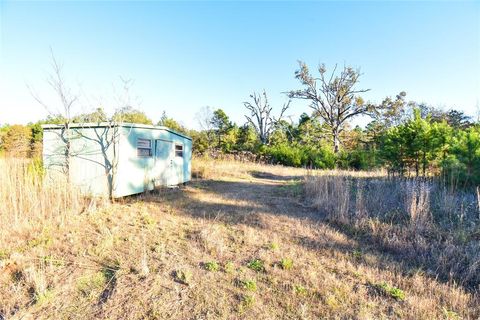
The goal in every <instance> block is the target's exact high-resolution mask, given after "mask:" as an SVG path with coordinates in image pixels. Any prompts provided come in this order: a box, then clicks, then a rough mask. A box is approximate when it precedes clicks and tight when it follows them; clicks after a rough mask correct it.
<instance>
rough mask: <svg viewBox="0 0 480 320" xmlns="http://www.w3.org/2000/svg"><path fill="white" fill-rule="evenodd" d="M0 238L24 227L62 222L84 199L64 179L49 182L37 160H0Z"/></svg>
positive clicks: (78, 208)
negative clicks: (0, 226) (8, 232)
mask: <svg viewBox="0 0 480 320" xmlns="http://www.w3.org/2000/svg"><path fill="white" fill-rule="evenodd" d="M0 172H1V175H0V225H2V226H8V228H5V227H2V228H1V229H0V235H1V234H3V235H5V234H6V232H7V231H8V230H11V229H15V228H17V227H21V226H25V225H38V224H43V223H51V222H53V220H55V221H59V222H61V221H63V220H64V219H65V218H66V217H67V216H68V215H69V214H71V213H78V212H80V211H81V210H82V209H83V207H84V205H85V199H84V198H83V197H82V196H81V194H80V192H79V190H77V189H76V188H75V187H73V186H71V185H69V184H68V183H67V181H66V180H62V179H55V181H53V180H52V179H48V178H46V177H45V175H44V171H43V168H42V164H41V162H40V161H35V160H28V159H15V158H1V159H0Z"/></svg>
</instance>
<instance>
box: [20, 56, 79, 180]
mask: <svg viewBox="0 0 480 320" xmlns="http://www.w3.org/2000/svg"><path fill="white" fill-rule="evenodd" d="M50 54H51V68H52V71H51V73H50V74H49V75H48V78H47V83H48V84H49V85H50V87H51V88H52V89H53V90H54V92H55V94H56V96H57V98H58V99H59V100H60V106H59V107H57V108H55V107H52V106H50V105H48V104H47V103H45V102H44V101H43V100H42V99H41V98H40V97H39V96H38V95H37V94H36V93H35V92H34V91H33V90H32V89H31V88H30V87H29V89H30V93H31V95H32V96H33V98H34V99H35V100H36V101H37V102H38V103H39V104H40V105H42V106H43V107H44V108H45V110H46V111H47V112H48V113H49V115H51V116H58V115H60V116H61V117H62V119H63V129H62V133H61V139H62V141H63V143H64V144H65V150H64V156H65V164H64V173H65V174H66V177H67V180H69V179H70V163H71V156H72V152H71V139H72V136H71V131H70V126H71V123H72V118H73V115H72V111H73V110H74V108H75V107H76V103H77V102H78V99H79V96H78V94H75V93H73V92H72V90H71V88H70V87H68V86H67V85H66V81H65V78H64V75H63V65H62V64H61V63H59V62H58V60H57V59H56V58H55V55H54V54H53V50H52V49H51V48H50Z"/></svg>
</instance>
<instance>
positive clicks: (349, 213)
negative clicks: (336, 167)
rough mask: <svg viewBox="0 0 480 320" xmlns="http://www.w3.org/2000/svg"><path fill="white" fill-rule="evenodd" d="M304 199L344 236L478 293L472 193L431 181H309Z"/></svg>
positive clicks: (478, 245) (479, 262)
mask: <svg viewBox="0 0 480 320" xmlns="http://www.w3.org/2000/svg"><path fill="white" fill-rule="evenodd" d="M305 190H306V198H307V200H308V201H310V203H311V204H312V206H313V207H315V208H316V209H317V210H319V211H320V212H322V213H323V214H324V215H325V217H326V218H327V219H328V220H329V221H331V222H333V223H338V224H339V226H340V227H342V228H344V229H345V230H347V232H348V234H350V235H354V236H355V237H361V238H363V239H365V240H367V239H368V241H372V243H375V244H376V245H378V246H380V247H381V248H382V250H384V251H385V252H386V253H393V254H395V256H396V257H397V258H398V259H401V260H402V262H403V261H405V262H408V264H410V265H411V266H413V267H417V268H421V269H426V270H427V271H428V272H432V273H435V275H436V276H439V277H440V278H442V279H444V280H445V281H448V282H451V283H460V284H462V285H464V286H466V287H468V288H469V289H471V290H478V289H480V287H479V284H480V256H479V255H478V252H480V242H479V240H480V239H479V237H478V232H479V230H480V223H479V220H478V218H477V216H478V212H479V211H478V210H479V209H478V207H477V205H476V202H477V198H476V195H475V192H474V191H471V192H470V191H468V190H451V189H450V187H447V186H444V185H441V184H440V182H438V181H435V180H430V181H425V180H423V179H407V180H405V179H393V180H390V179H387V178H386V177H383V178H382V177H358V176H353V175H340V176H338V175H337V176H328V175H316V176H314V175H310V176H307V177H306V179H305Z"/></svg>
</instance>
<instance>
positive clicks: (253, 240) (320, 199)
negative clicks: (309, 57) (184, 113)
mask: <svg viewBox="0 0 480 320" xmlns="http://www.w3.org/2000/svg"><path fill="white" fill-rule="evenodd" d="M0 169H1V170H2V176H1V177H0V182H1V184H0V188H1V189H0V201H1V203H0V223H1V225H2V227H1V229H0V319H59V318H72V319H91V318H101V319H103V318H105V319H319V318H328V319H478V318H479V317H480V297H479V293H478V291H479V290H480V288H479V273H480V249H479V246H480V237H479V235H480V228H479V223H478V204H477V202H476V201H478V199H476V198H475V197H473V198H472V196H471V195H468V194H460V193H456V194H451V193H449V192H448V190H447V189H440V188H439V187H435V186H433V185H431V184H429V182H425V183H424V184H421V183H417V184H415V185H412V184H411V183H410V184H409V182H408V181H389V180H387V179H385V178H384V177H383V174H382V173H381V172H378V173H352V172H332V171H330V172H329V171H322V172H312V171H307V170H303V169H293V168H285V167H280V166H267V165H260V164H251V163H240V162H235V161H209V160H201V159H195V160H194V177H195V178H194V181H192V182H191V183H190V184H188V185H187V186H182V187H180V188H177V189H161V190H157V191H155V192H152V193H149V194H142V195H138V196H132V197H128V198H125V199H121V200H120V201H117V202H115V203H113V204H106V203H102V204H100V203H94V202H92V201H86V200H82V199H81V197H79V196H78V195H76V192H75V191H74V190H72V189H71V188H69V187H68V186H62V185H57V186H56V187H55V186H50V185H48V184H46V183H44V182H41V181H40V180H37V178H35V174H32V173H31V171H32V170H33V169H31V166H30V165H29V164H28V163H27V164H25V165H19V164H18V163H16V164H13V163H11V162H10V163H9V162H5V161H4V162H1V163H0ZM442 192H443V194H442ZM442 195H443V196H442ZM442 197H443V198H442ZM445 197H450V198H445ZM442 199H443V200H442ZM442 201H443V202H442ZM476 206H477V207H476ZM442 210H443V211H442ZM445 217H447V218H445Z"/></svg>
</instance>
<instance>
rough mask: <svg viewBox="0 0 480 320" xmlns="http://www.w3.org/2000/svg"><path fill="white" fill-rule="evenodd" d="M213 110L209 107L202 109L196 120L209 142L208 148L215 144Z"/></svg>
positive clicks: (196, 115)
mask: <svg viewBox="0 0 480 320" xmlns="http://www.w3.org/2000/svg"><path fill="white" fill-rule="evenodd" d="M213 116H214V114H213V110H212V108H210V107H209V106H205V107H202V108H201V109H200V110H199V111H198V112H197V113H196V114H195V118H196V120H197V122H198V125H199V127H200V129H201V130H202V131H204V132H205V134H206V137H207V142H208V147H209V148H210V146H211V145H212V144H213V139H214V134H215V133H214V132H213V129H214V128H213V123H212V119H213Z"/></svg>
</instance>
